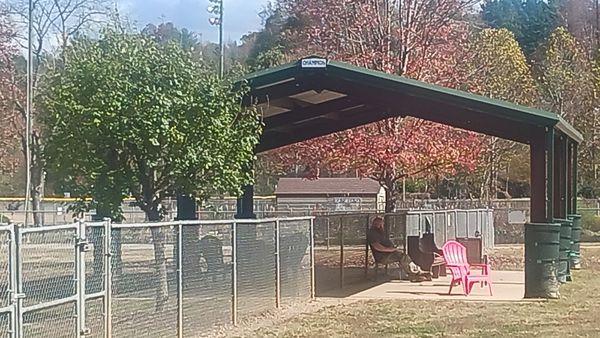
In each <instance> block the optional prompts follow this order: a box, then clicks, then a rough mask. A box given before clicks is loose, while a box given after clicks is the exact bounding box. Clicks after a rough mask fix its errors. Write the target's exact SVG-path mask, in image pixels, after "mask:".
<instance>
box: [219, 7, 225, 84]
mask: <svg viewBox="0 0 600 338" xmlns="http://www.w3.org/2000/svg"><path fill="white" fill-rule="evenodd" d="M220 5H221V10H220V11H219V77H220V78H221V79H222V78H223V74H224V68H225V67H224V61H225V46H224V45H223V0H221V2H220Z"/></svg>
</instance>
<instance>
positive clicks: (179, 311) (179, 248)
mask: <svg viewBox="0 0 600 338" xmlns="http://www.w3.org/2000/svg"><path fill="white" fill-rule="evenodd" d="M177 337H179V338H182V337H183V224H181V223H179V224H178V225H177Z"/></svg>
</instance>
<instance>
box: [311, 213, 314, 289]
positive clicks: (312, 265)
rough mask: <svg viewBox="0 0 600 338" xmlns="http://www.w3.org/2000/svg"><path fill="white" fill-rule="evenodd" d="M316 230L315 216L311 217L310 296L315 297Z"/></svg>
mask: <svg viewBox="0 0 600 338" xmlns="http://www.w3.org/2000/svg"><path fill="white" fill-rule="evenodd" d="M314 235H315V230H314V218H311V219H310V298H311V299H315V236H314Z"/></svg>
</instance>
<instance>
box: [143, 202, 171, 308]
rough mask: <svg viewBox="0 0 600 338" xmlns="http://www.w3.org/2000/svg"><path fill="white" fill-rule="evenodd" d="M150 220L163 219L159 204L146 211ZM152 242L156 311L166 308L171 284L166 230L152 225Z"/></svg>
mask: <svg viewBox="0 0 600 338" xmlns="http://www.w3.org/2000/svg"><path fill="white" fill-rule="evenodd" d="M146 216H147V217H148V221H150V222H157V221H160V220H161V217H160V212H159V211H158V206H156V207H152V208H151V209H150V210H149V211H147V212H146ZM151 232H152V244H153V245H154V269H155V274H156V281H157V283H158V284H157V285H156V311H157V312H160V311H162V310H163V309H164V308H165V304H166V302H167V299H168V298H169V285H168V283H167V259H166V256H165V240H166V236H165V232H164V230H163V229H161V228H160V227H152V228H151Z"/></svg>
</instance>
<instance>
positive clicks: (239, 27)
mask: <svg viewBox="0 0 600 338" xmlns="http://www.w3.org/2000/svg"><path fill="white" fill-rule="evenodd" d="M223 1H224V4H223V8H224V9H225V10H224V12H223V13H224V19H223V22H224V25H223V29H224V39H225V41H233V40H236V41H239V39H240V38H241V37H242V35H244V34H246V33H248V32H250V31H257V30H259V29H260V28H261V19H260V18H259V16H258V13H259V12H260V11H261V9H262V8H263V7H264V6H265V5H267V3H268V2H269V0H223ZM117 2H118V5H119V11H120V12H121V13H123V14H125V15H127V16H128V17H129V18H130V19H131V20H132V21H133V22H134V24H135V26H136V27H137V28H143V27H144V26H145V25H146V24H148V23H154V24H158V23H161V22H169V21H170V22H173V23H174V24H175V26H177V27H179V28H187V29H188V30H191V31H193V32H196V33H199V34H201V37H202V40H203V41H207V40H209V41H217V40H218V28H217V27H215V26H211V25H210V24H209V23H208V19H209V17H210V16H211V15H210V14H208V13H207V11H206V9H207V7H208V6H209V5H210V3H209V2H208V0H117Z"/></svg>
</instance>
